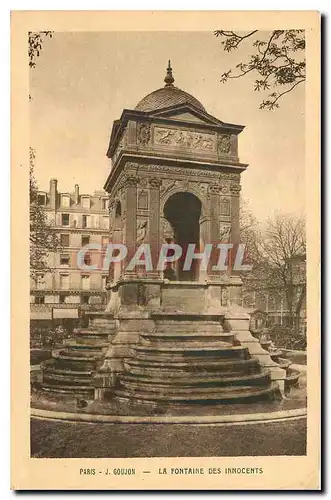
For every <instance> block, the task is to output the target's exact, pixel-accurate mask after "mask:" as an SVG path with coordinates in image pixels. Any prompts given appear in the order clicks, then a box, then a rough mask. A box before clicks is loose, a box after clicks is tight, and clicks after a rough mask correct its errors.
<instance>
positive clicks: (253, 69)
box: [214, 30, 306, 110]
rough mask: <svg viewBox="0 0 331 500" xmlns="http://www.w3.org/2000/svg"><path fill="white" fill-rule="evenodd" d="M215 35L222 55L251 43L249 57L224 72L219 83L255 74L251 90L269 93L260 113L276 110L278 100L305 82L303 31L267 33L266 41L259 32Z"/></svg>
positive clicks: (216, 33) (226, 32) (217, 33)
mask: <svg viewBox="0 0 331 500" xmlns="http://www.w3.org/2000/svg"><path fill="white" fill-rule="evenodd" d="M214 35H215V36H216V37H219V38H221V39H222V42H221V44H222V47H223V49H224V51H225V52H233V51H235V50H237V49H239V48H240V46H241V45H242V44H243V43H246V42H247V41H250V42H251V45H252V53H251V54H250V55H249V56H248V59H247V60H245V61H242V62H240V63H239V64H237V65H236V69H235V70H234V71H233V70H232V69H229V70H228V71H225V72H224V73H223V74H222V75H221V80H220V81H221V82H222V83H225V82H227V81H228V80H231V79H236V78H242V77H244V76H245V75H247V74H248V73H253V74H255V75H256V79H255V82H254V90H255V91H258V92H260V91H271V92H270V93H269V94H268V96H267V99H264V100H263V101H262V102H261V104H260V109H268V110H273V109H275V108H278V107H279V101H280V99H281V98H282V97H283V96H284V95H285V94H288V93H290V92H292V91H293V90H294V89H295V88H296V87H297V86H298V85H300V84H301V83H303V82H304V81H305V79H306V62H305V57H304V50H305V32H304V30H274V31H272V32H268V37H267V38H266V39H263V37H264V35H263V34H261V32H259V30H253V31H250V32H249V33H246V34H243V33H241V32H240V33H236V32H234V31H224V30H215V31H214ZM260 35H261V36H262V38H261V36H260Z"/></svg>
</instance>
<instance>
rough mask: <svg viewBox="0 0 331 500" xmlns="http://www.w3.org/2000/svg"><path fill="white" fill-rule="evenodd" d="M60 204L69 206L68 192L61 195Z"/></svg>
mask: <svg viewBox="0 0 331 500" xmlns="http://www.w3.org/2000/svg"><path fill="white" fill-rule="evenodd" d="M61 206H62V207H65V208H68V207H70V196H69V195H68V194H62V195H61Z"/></svg>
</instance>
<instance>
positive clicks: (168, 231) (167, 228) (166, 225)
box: [162, 219, 174, 243]
mask: <svg viewBox="0 0 331 500" xmlns="http://www.w3.org/2000/svg"><path fill="white" fill-rule="evenodd" d="M162 222H163V239H164V240H166V241H167V242H168V243H172V242H173V240H174V230H173V228H172V225H171V224H170V222H169V221H168V220H167V219H163V221H162Z"/></svg>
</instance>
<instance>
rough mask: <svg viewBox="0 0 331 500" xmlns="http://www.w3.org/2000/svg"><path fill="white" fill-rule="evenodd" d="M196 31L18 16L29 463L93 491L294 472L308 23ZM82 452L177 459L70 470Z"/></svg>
mask: <svg viewBox="0 0 331 500" xmlns="http://www.w3.org/2000/svg"><path fill="white" fill-rule="evenodd" d="M19 14H20V13H18V17H17V22H19V19H20V18H19ZM30 14H31V13H30ZM122 14H123V16H124V13H122ZM129 14H130V13H129ZM131 14H134V13H133V12H131ZM140 14H141V13H140ZM168 14H169V15H170V13H168ZM100 15H101V14H100ZM146 15H147V14H146ZM182 15H185V13H182ZM209 15H210V18H209V25H210V28H208V29H207V28H201V29H200V30H199V29H198V27H199V25H198V23H197V24H196V25H194V27H192V28H191V29H185V30H183V29H179V28H178V27H177V26H179V25H177V24H176V25H175V26H174V27H173V28H172V29H171V30H170V29H169V30H165V29H163V30H162V29H160V28H155V29H147V28H146V29H138V28H137V26H132V27H131V28H130V29H127V27H125V28H122V29H121V28H120V25H119V28H116V26H115V25H114V23H113V25H112V28H111V29H108V30H107V29H104V28H103V29H99V30H98V29H94V28H93V29H91V27H90V28H89V29H85V30H84V29H82V28H80V27H79V28H78V27H75V28H74V27H73V29H68V28H65V29H62V30H61V27H59V26H58V25H57V24H56V23H55V26H54V29H49V30H46V29H43V28H47V27H48V26H50V27H51V28H52V24H49V23H48V24H47V23H45V24H44V25H42V24H41V23H40V22H37V23H33V22H32V23H31V28H30V25H29V23H28V22H25V26H28V29H27V30H26V31H25V32H24V37H23V36H22V40H25V48H24V47H23V49H22V50H25V51H26V57H25V59H24V64H26V65H27V67H26V68H25V70H24V71H26V73H27V75H28V76H27V82H28V86H27V93H26V96H25V97H26V99H27V103H26V108H25V109H26V112H27V116H26V128H27V131H28V140H27V141H26V142H25V144H26V145H27V148H25V151H24V156H25V158H26V162H25V164H24V165H21V170H22V171H23V170H24V174H22V175H23V177H22V178H21V179H20V178H15V179H14V181H15V183H19V182H20V183H21V184H22V185H23V178H24V183H25V180H27V182H28V183H29V184H28V185H29V194H28V199H27V203H28V205H29V213H27V214H26V218H25V222H24V224H27V223H28V224H29V227H28V228H25V230H26V231H27V233H28V238H29V241H28V242H27V246H26V249H27V251H26V254H27V255H26V259H25V261H24V262H27V261H28V262H29V264H28V267H26V269H25V272H26V273H27V274H28V275H29V276H28V281H29V290H28V294H29V296H30V303H29V304H26V311H27V318H28V319H27V323H26V331H24V333H23V332H22V331H21V332H20V335H22V336H23V335H24V339H25V340H24V359H27V358H26V356H28V357H29V362H28V364H29V370H28V372H27V373H29V374H30V375H29V378H30V380H29V388H28V391H29V399H30V413H29V415H28V413H26V418H27V419H29V420H30V427H29V433H28V441H29V444H28V446H29V458H30V459H34V462H35V459H38V460H37V463H44V462H45V463H46V462H48V461H47V460H44V459H79V460H76V461H75V463H76V472H77V474H76V476H77V477H76V479H77V481H79V480H82V481H83V480H86V477H89V479H90V483H88V484H90V487H91V488H94V486H93V482H92V480H91V476H102V477H103V479H104V480H105V481H106V478H107V476H109V477H110V479H109V480H114V477H115V476H116V479H119V478H118V476H119V477H120V478H121V481H122V486H119V485H118V486H116V488H117V489H119V488H123V489H126V488H127V487H130V486H128V484H126V485H125V484H124V483H125V482H130V481H131V480H133V478H134V477H135V478H136V480H137V475H139V476H140V477H145V478H147V479H148V476H149V475H153V474H154V475H155V476H156V478H154V479H155V480H156V481H157V480H158V478H157V476H160V477H161V476H165V477H167V478H168V480H169V481H175V480H177V478H178V477H185V478H186V481H191V480H192V479H193V477H194V478H195V480H197V479H196V478H197V477H198V476H199V477H200V481H202V479H201V476H204V478H206V477H207V476H208V477H209V478H210V480H211V479H213V480H216V477H217V476H219V477H221V476H222V478H223V480H224V477H225V476H226V478H227V479H226V480H227V481H231V480H232V481H235V478H238V477H240V478H243V477H245V478H246V479H245V481H249V480H250V481H252V483H251V484H252V485H253V486H248V488H250V487H256V488H259V486H258V485H259V483H258V481H259V480H260V479H261V478H262V477H263V475H265V464H264V462H258V461H256V460H255V461H249V458H255V459H256V458H257V457H260V458H261V457H262V459H263V457H277V460H282V459H283V458H282V457H284V460H286V457H288V458H289V457H292V458H293V457H301V458H302V459H304V458H306V459H307V456H308V445H307V413H308V409H307V408H309V404H310V401H311V402H312V401H313V399H310V394H308V395H307V384H308V385H309V377H310V370H309V369H307V367H308V366H310V365H309V363H308V353H309V352H310V349H312V350H313V356H315V357H316V360H317V358H318V353H319V340H318V335H319V332H318V331H317V330H316V327H315V326H314V325H316V323H314V320H313V319H312V323H310V317H312V318H314V315H315V316H316V318H318V315H319V310H318V309H317V310H316V309H315V311H313V312H312V313H310V309H309V308H308V305H307V297H308V296H309V293H311V294H312V293H314V288H313V287H312V288H309V287H310V282H309V280H308V279H307V276H308V275H309V272H308V268H309V266H312V267H313V268H314V266H315V269H316V266H317V265H318V260H314V258H315V259H316V258H317V259H318V258H319V257H318V255H317V254H316V256H315V257H313V260H310V259H312V254H310V253H309V252H308V250H307V248H308V246H309V239H310V238H311V236H309V234H312V233H308V232H307V231H308V230H307V227H308V224H309V222H307V218H309V213H310V215H311V216H313V217H315V219H314V220H313V226H314V224H315V229H316V228H317V230H318V225H319V220H318V215H317V217H316V213H318V195H317V198H313V196H315V194H314V193H316V190H315V191H314V187H313V185H312V191H311V192H312V197H311V199H310V198H309V197H308V198H307V183H308V184H309V183H310V182H312V181H311V179H310V178H309V177H308V175H307V170H306V165H307V162H308V159H307V149H306V132H307V79H306V68H307V61H308V60H309V57H308V53H307V33H308V30H307V20H306V21H305V22H302V23H301V26H302V28H300V23H298V22H297V23H293V24H292V28H289V27H288V26H289V25H290V26H291V23H290V22H284V23H283V25H282V23H281V22H279V21H277V22H275V24H274V26H273V28H275V29H270V26H271V27H272V17H269V22H268V23H263V22H260V21H259V17H258V16H256V20H255V21H254V14H253V13H251V15H252V18H251V19H250V23H249V27H250V28H249V27H248V29H243V28H241V27H240V26H241V25H240V23H236V22H233V23H232V24H231V22H230V21H229V20H228V19H227V18H224V21H222V19H223V18H222V15H221V16H218V17H215V18H214V21H213V19H212V13H210V14H209ZM241 15H242V16H244V15H245V13H241ZM310 15H311V18H308V19H310V20H311V22H312V26H313V27H314V29H315V30H316V31H315V37H316V39H315V44H317V45H318V37H319V15H318V13H313V12H311V13H310ZM63 16H64V17H66V16H67V14H65V13H63ZM68 16H69V14H68ZM269 16H272V14H271V13H270V14H269ZM31 19H32V20H33V15H32V18H31ZM123 19H125V16H124V17H123ZM282 19H284V20H286V15H284V17H283V18H282ZM254 22H255V24H254ZM298 24H299V27H297V26H298ZM35 26H38V27H39V28H38V29H35V28H34V27H35ZM91 26H93V24H91ZM237 26H239V28H237ZM259 26H260V28H259ZM265 26H268V29H266V27H265ZM282 28H283V29H282ZM311 31H312V30H310V32H311ZM22 43H23V42H22ZM22 53H23V52H22ZM318 76H319V75H317V74H316V79H318ZM317 85H318V81H317ZM310 89H311V88H310ZM315 100H316V101H315V105H316V106H317V105H318V93H317V94H316V97H315ZM316 103H317V104H316ZM17 119H18V118H17V116H16V120H17ZM316 125H317V120H316ZM314 138H315V139H316V134H315V136H314ZM316 148H317V149H318V145H317V144H316V145H315V151H316ZM317 152H318V151H317ZM315 158H316V157H315ZM317 158H318V155H317ZM314 169H315V170H314V171H315V172H316V169H317V172H318V171H319V165H318V162H317V163H316V164H315V165H314ZM315 182H318V178H316V179H315ZM21 189H25V190H27V189H28V188H27V185H25V186H22V187H21ZM316 202H317V204H316ZM316 207H317V208H316ZM316 210H317V212H316ZM28 219H29V220H28ZM21 251H22V252H23V247H22V249H21ZM315 279H316V280H319V276H318V275H317V274H316V275H315ZM316 304H318V302H316V299H315V308H316ZM317 307H318V305H317ZM311 324H312V325H313V329H314V332H312V331H310V328H311V327H310V326H309V325H311ZM317 324H318V323H317ZM20 338H23V337H20ZM22 349H23V347H22ZM314 353H315V354H314ZM24 362H25V361H24ZM311 373H312V374H313V368H312V371H311ZM314 377H315V378H314V381H315V384H316V388H318V387H319V380H318V378H316V373H315V375H314ZM20 383H22V380H21V382H20ZM314 410H315V411H318V407H317V406H315V407H314ZM315 445H316V447H317V446H318V443H317V442H316V443H315ZM180 457H184V458H185V459H186V461H184V462H181V461H180V460H179V458H180ZM197 457H202V458H203V462H201V463H199V461H197ZM217 457H219V458H218V461H217V463H216V462H215V463H214V462H213V460H216V459H217ZM224 457H234V458H235V460H234V461H232V462H225V461H224ZM245 457H248V458H245ZM100 458H102V459H131V460H132V459H136V458H139V459H144V458H150V459H152V458H167V459H175V458H176V459H178V460H176V461H171V460H170V461H169V460H168V461H167V462H165V463H164V464H163V465H162V466H158V467H157V468H156V467H155V466H153V462H142V463H143V464H144V465H143V468H141V467H140V468H139V467H137V462H132V461H131V462H130V461H121V460H120V461H118V460H117V461H116V460H115V461H110V462H109V464H108V462H107V461H106V462H104V461H103V462H100V465H99V466H95V465H93V466H90V465H89V462H90V461H89V460H88V461H86V460H83V459H100ZM211 458H212V461H211V460H210V459H211ZM221 458H222V460H223V461H222V460H221ZM187 459H190V460H191V462H188V461H187ZM52 462H53V461H52ZM60 462H61V460H60V461H59V460H57V461H56V463H60ZM70 463H73V462H70ZM91 463H92V462H91ZM93 463H94V462H93ZM148 464H149V465H148ZM36 467H37V465H36ZM314 467H315V468H316V462H315V463H314ZM314 467H313V469H314ZM314 471H315V474H317V471H316V470H315V469H314ZM85 476H86V477H85ZM191 476H192V477H191ZM248 476H249V479H248ZM164 479H165V478H164ZM159 480H160V478H159ZM289 480H290V478H289ZM206 481H207V479H206ZM314 481H315V482H314ZM312 483H314V484H315V487H316V477H315V480H312ZM110 484H111V483H110ZM206 484H207V483H206ZM307 484H308V483H307ZM254 485H255V486H254ZM296 486H298V484H297V485H296ZM35 487H36V486H35ZM85 488H86V486H85ZM110 488H111V486H110ZM207 488H208V486H207ZM210 488H214V489H215V488H216V489H217V488H222V485H221V484H218V486H217V487H216V486H215V485H214V486H210ZM302 488H305V487H304V486H302ZM86 489H88V487H87V488H86ZM308 489H309V487H308Z"/></svg>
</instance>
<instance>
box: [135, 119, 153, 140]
mask: <svg viewBox="0 0 331 500" xmlns="http://www.w3.org/2000/svg"><path fill="white" fill-rule="evenodd" d="M150 139H151V126H150V124H149V123H138V124H137V143H138V144H141V145H143V146H146V145H147V144H148V143H149V142H150Z"/></svg>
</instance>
